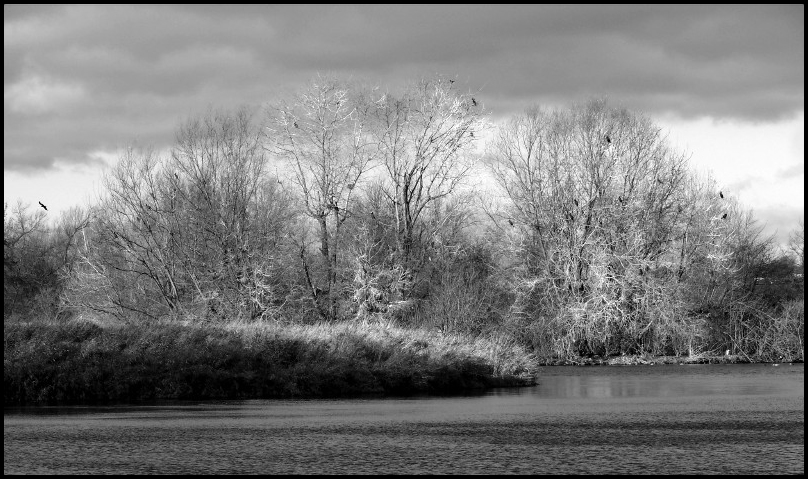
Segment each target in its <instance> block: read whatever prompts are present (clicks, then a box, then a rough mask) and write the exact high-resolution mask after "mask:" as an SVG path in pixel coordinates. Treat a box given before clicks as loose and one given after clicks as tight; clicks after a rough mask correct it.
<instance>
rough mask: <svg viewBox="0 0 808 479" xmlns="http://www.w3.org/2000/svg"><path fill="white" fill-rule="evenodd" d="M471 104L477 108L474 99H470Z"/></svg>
mask: <svg viewBox="0 0 808 479" xmlns="http://www.w3.org/2000/svg"><path fill="white" fill-rule="evenodd" d="M471 104H472V105H474V106H477V100H475V99H474V97H471Z"/></svg>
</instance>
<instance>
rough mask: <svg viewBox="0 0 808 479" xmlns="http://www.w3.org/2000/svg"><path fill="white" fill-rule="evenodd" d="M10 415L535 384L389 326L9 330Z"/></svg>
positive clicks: (481, 349)
mask: <svg viewBox="0 0 808 479" xmlns="http://www.w3.org/2000/svg"><path fill="white" fill-rule="evenodd" d="M3 338H4V362H3V373H4V374H3V395H4V404H5V405H15V404H45V403H56V402H76V403H96V402H111V401H118V402H133V401H147V400H154V399H215V398H231V399H234V398H289V397H339V396H358V395H365V394H374V395H407V394H417V393H435V394H442V393H452V392H458V391H461V390H466V389H476V388H486V387H495V386H517V385H529V384H533V383H534V379H533V375H532V371H533V369H532V368H533V367H534V366H533V365H534V364H535V363H534V361H533V360H532V358H531V357H530V356H529V355H528V354H527V353H526V352H525V351H524V350H523V349H521V348H519V347H517V346H515V345H514V344H513V342H512V341H507V340H504V339H503V340H483V339H468V338H463V337H461V336H454V335H441V334H437V333H434V334H433V333H429V332H425V331H422V330H407V329H402V328H399V327H396V326H394V325H393V324H390V323H387V324H370V325H368V324H361V323H340V324H315V325H308V326H304V325H275V324H266V323H256V324H231V325H221V326H211V325H199V324H181V323H176V322H163V323H154V324H149V325H143V324H138V325H105V326H99V325H97V324H94V323H91V322H86V321H78V320H71V321H67V322H63V323H48V322H21V323H10V324H9V323H7V324H6V325H5V328H4V335H3Z"/></svg>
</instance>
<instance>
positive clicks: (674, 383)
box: [3, 364, 805, 474]
mask: <svg viewBox="0 0 808 479" xmlns="http://www.w3.org/2000/svg"><path fill="white" fill-rule="evenodd" d="M804 377H805V375H804V365H802V364H795V365H788V364H782V365H780V366H778V367H775V366H772V365H770V364H764V365H690V366H678V365H671V366H623V367H621V366H601V367H548V368H544V369H543V370H542V371H541V373H540V376H539V381H540V383H541V384H539V385H538V386H535V387H531V388H518V389H498V390H493V391H489V392H487V393H486V394H484V395H479V396H463V397H449V398H446V397H443V398H437V397H427V398H424V397H419V398H408V399H365V400H363V399H351V400H298V401H277V400H273V401H233V402H199V403H183V404H170V405H159V406H115V407H106V408H97V407H94V408H89V407H66V408H26V409H5V410H4V415H3V436H4V440H3V472H4V474H16V473H29V474H33V473H85V474H106V473H122V474H137V473H141V474H153V473H169V474H170V473H174V474H178V473H182V474H190V473H247V474H251V473H253V474H280V473H297V474H314V473H331V474H352V473H359V474H365V473H367V474H370V473H416V474H417V473H421V474H423V473H466V474H468V473H484V474H499V473H505V474H508V473H512V474H541V473H567V474H570V473H586V474H609V473H611V474H616V473H627V474H640V473H671V474H679V473H713V474H747V473H752V474H771V473H792V474H804V473H805V459H804V453H805V432H804V426H805V406H804V398H805V396H804V383H805V379H804Z"/></svg>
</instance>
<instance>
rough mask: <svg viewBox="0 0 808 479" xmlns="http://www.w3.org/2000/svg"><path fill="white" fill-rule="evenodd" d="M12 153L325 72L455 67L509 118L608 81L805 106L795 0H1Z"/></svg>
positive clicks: (43, 149) (121, 136) (780, 108)
mask: <svg viewBox="0 0 808 479" xmlns="http://www.w3.org/2000/svg"><path fill="white" fill-rule="evenodd" d="M3 10H4V36H5V42H4V109H3V116H4V168H5V169H6V170H17V171H23V170H36V169H42V168H50V167H52V165H53V164H54V160H55V158H60V159H66V160H68V161H74V162H88V161H93V160H92V158H93V157H92V152H94V151H98V150H103V149H115V148H118V147H121V146H124V145H125V144H127V143H129V142H131V141H135V140H137V141H139V142H142V143H145V144H148V143H154V144H155V145H157V146H162V145H166V144H168V143H169V142H170V141H171V139H172V138H173V131H174V128H175V127H176V125H177V124H178V122H179V121H180V120H181V119H182V118H185V117H186V116H188V115H189V114H192V113H194V112H201V111H204V109H205V108H207V107H208V106H209V105H214V106H224V107H233V106H236V105H241V104H252V105H258V104H260V103H262V102H265V101H275V100H277V99H278V97H279V96H280V95H281V94H283V93H284V92H287V91H289V90H291V89H294V88H295V87H297V86H299V85H301V84H302V83H303V82H305V81H307V80H308V79H310V78H311V77H312V76H313V75H314V74H315V73H317V72H333V73H336V74H338V75H340V76H353V77H354V78H356V79H359V80H367V81H374V82H378V83H381V84H383V85H388V86H396V85H400V84H401V83H402V82H403V81H405V80H411V79H413V78H414V77H415V76H417V75H428V74H434V73H442V74H447V75H451V76H454V75H456V76H457V78H458V79H459V80H460V83H462V84H464V85H465V86H466V87H467V88H469V89H472V90H475V91H476V90H481V92H480V95H479V98H480V99H481V100H482V101H483V102H484V103H485V105H486V107H487V108H489V110H490V111H491V112H492V113H493V114H495V115H499V116H506V115H510V114H512V113H513V112H515V111H518V110H522V109H523V108H525V107H526V106H528V105H529V104H532V103H536V102H539V103H545V104H548V103H549V104H557V105H561V104H569V103H570V102H571V101H580V100H583V99H585V98H586V97H589V96H603V95H606V96H609V97H610V98H612V99H614V100H616V101H617V102H619V103H620V104H621V105H624V106H626V107H628V108H631V109H636V110H639V111H642V112H644V113H646V114H655V113H659V114H673V115H677V116H680V117H685V118H688V117H701V116H712V117H721V118H734V119H741V120H748V121H769V120H776V119H780V118H784V117H789V116H791V115H793V114H795V113H796V112H798V111H802V110H803V109H804V59H803V58H804V7H803V6H660V7H657V6H611V5H609V6H586V7H584V6H507V7H505V6H478V5H466V6H446V5H443V6H333V5H318V6H239V7H236V6H232V5H212V6H209V5H200V6H10V5H6V6H4V9H3Z"/></svg>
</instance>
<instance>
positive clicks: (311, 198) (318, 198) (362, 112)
mask: <svg viewBox="0 0 808 479" xmlns="http://www.w3.org/2000/svg"><path fill="white" fill-rule="evenodd" d="M368 107H369V105H368V104H366V103H365V102H364V101H363V100H362V96H361V95H359V94H358V93H357V91H356V90H355V89H352V88H351V87H350V86H349V85H348V84H347V83H345V82H342V81H339V80H337V79H334V78H331V77H320V76H318V77H317V78H315V79H314V80H312V81H311V82H310V84H309V85H308V86H307V87H306V88H305V89H304V90H303V91H301V92H300V93H299V94H297V96H295V98H294V99H292V100H291V101H290V102H284V103H281V104H280V105H278V106H277V107H276V108H275V109H274V111H272V112H271V113H270V117H271V124H270V126H269V129H270V131H271V139H272V140H273V141H272V143H271V146H270V148H271V149H272V150H273V151H274V152H275V153H276V154H278V155H279V156H280V157H282V158H284V159H285V160H286V161H287V164H288V166H289V170H290V171H291V179H292V182H293V183H294V184H295V186H296V187H297V190H298V192H299V194H300V197H301V201H302V204H303V212H304V214H305V215H306V216H307V217H308V218H310V219H312V220H314V221H315V222H316V224H317V228H318V232H319V244H320V257H321V265H322V273H321V274H316V273H315V271H314V268H312V265H311V264H310V262H309V261H308V260H307V252H306V247H305V243H303V244H301V250H300V257H301V260H302V262H303V268H304V270H305V274H306V277H307V281H308V285H309V288H310V291H311V296H312V299H313V300H314V302H315V304H316V305H317V307H318V309H319V311H320V314H321V316H322V317H323V318H326V319H335V318H336V317H337V312H338V311H337V300H338V298H339V295H340V293H341V291H340V285H341V284H342V278H341V277H340V274H339V271H340V267H341V264H342V259H341V254H342V251H341V249H342V248H343V246H342V243H343V232H342V228H343V225H344V223H345V221H346V220H347V219H348V218H349V217H350V216H351V214H352V208H353V201H354V199H355V197H356V192H357V191H358V190H357V186H358V184H359V182H360V181H361V180H362V179H363V176H364V175H365V174H366V172H367V171H368V168H369V165H370V164H371V162H372V160H373V155H374V151H375V148H374V146H373V143H372V141H371V139H370V137H369V135H368V133H367V119H368V117H367V110H368Z"/></svg>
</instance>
